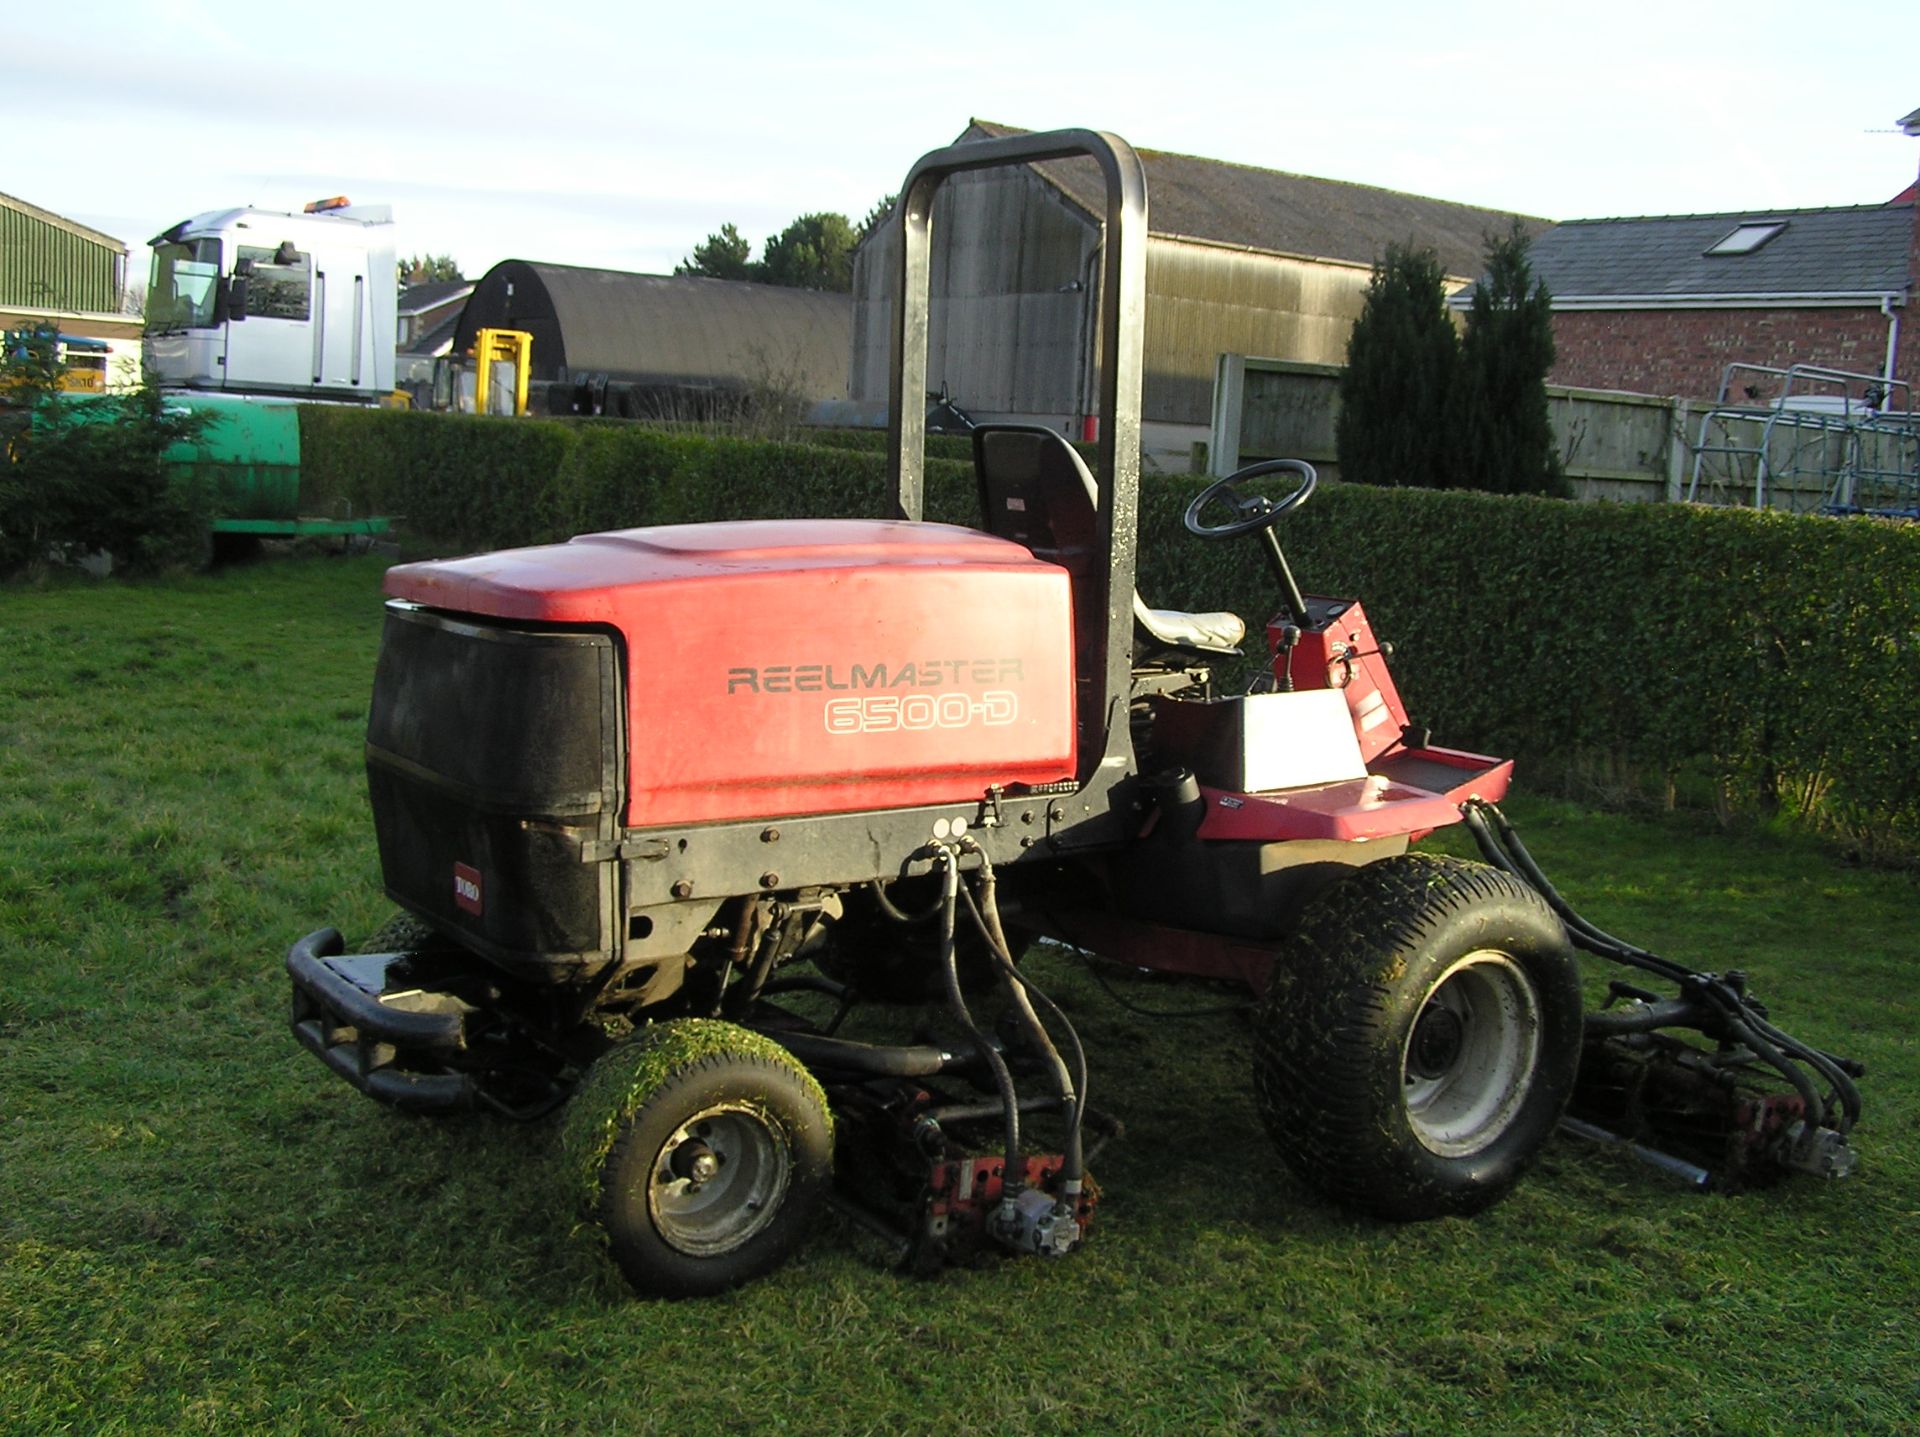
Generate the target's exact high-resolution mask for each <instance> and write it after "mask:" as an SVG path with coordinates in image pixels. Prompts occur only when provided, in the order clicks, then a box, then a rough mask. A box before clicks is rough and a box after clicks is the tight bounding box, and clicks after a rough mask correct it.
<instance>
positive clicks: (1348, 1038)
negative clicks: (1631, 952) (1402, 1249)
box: [1254, 855, 1582, 1219]
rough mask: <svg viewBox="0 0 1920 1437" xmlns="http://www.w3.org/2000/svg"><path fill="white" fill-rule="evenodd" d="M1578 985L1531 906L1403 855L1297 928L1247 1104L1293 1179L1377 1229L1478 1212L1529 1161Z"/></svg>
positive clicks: (1577, 1029)
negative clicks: (1383, 1223) (1383, 1222)
mask: <svg viewBox="0 0 1920 1437" xmlns="http://www.w3.org/2000/svg"><path fill="white" fill-rule="evenodd" d="M1581 1022H1582V1014H1581V995H1580V983H1579V974H1578V972H1577V970H1576V968H1575V964H1574V959H1573V954H1572V950H1571V949H1570V948H1569V946H1568V944H1567V939H1566V934H1565V930H1564V929H1562V927H1561V926H1560V922H1559V920H1558V919H1557V918H1555V917H1554V915H1553V913H1552V912H1551V911H1550V910H1549V909H1548V908H1547V906H1546V904H1545V902H1544V901H1542V900H1541V898H1540V897H1539V895H1537V894H1535V893H1534V892H1533V891H1532V890H1531V889H1529V888H1527V887H1526V886H1525V885H1524V884H1522V883H1521V882H1519V880H1517V879H1514V878H1511V877H1509V876H1508V875H1506V874H1504V873H1501V872H1499V871H1498V870H1496V869H1492V868H1488V867H1486V866H1485V865H1483V864H1478V863H1468V862H1464V861H1462V860H1458V859H1450V858H1438V857H1428V856H1425V855H1407V856H1403V857H1398V858H1389V859H1384V860H1382V861H1381V862H1379V863H1374V864H1370V865H1368V866H1367V867H1365V868H1363V869H1361V870H1360V871H1359V872H1358V873H1356V874H1354V875H1353V876H1352V877H1350V878H1346V879H1343V880H1342V881H1341V882H1339V883H1337V884H1334V885H1333V886H1332V887H1330V888H1328V889H1327V890H1326V891H1325V892H1324V893H1322V894H1321V895H1320V896H1319V897H1318V898H1316V899H1315V900H1314V901H1313V903H1312V904H1311V905H1309V907H1308V909H1307V911H1306V912H1305V913H1304V914H1303V915H1302V917H1301V923H1300V927H1299V929H1298V930H1297V931H1296V932H1295V933H1294V934H1293V935H1292V937H1290V938H1289V939H1288V940H1287V942H1286V944H1285V946H1284V948H1283V950H1282V952H1281V953H1280V955H1279V957H1278V959H1277V961H1276V962H1275V964H1274V970H1273V980H1272V985H1271V987H1270V988H1269V990H1268V994H1267V999H1266V1002H1265V1003H1264V1004H1263V1005H1262V1006H1261V1009H1260V1013H1259V1019H1258V1023H1259V1029H1258V1036H1257V1039H1256V1043H1255V1051H1254V1094H1255V1098H1256V1101H1257V1103H1258V1106H1259V1109H1260V1115H1261V1118H1262V1120H1263V1121H1264V1122H1265V1123H1266V1126H1267V1130H1268V1132H1269V1133H1270V1134H1271V1135H1272V1137H1273V1140H1274V1142H1275V1144H1276V1145H1277V1146H1278V1147H1279V1149H1280V1153H1281V1156H1282V1157H1283V1158H1284V1159H1285V1160H1286V1162H1287V1164H1288V1166H1289V1167H1291V1168H1292V1169H1293V1170H1294V1171H1295V1172H1296V1173H1298V1174H1299V1175H1300V1177H1301V1178H1303V1179H1304V1180H1305V1181H1306V1182H1308V1183H1310V1184H1311V1185H1312V1186H1314V1187H1316V1188H1318V1189H1319V1190H1320V1191H1322V1192H1324V1193H1326V1194H1327V1195H1328V1196H1329V1197H1332V1198H1334V1199H1335V1200H1336V1201H1339V1202H1341V1203H1344V1204H1346V1205H1348V1206H1351V1207H1356V1208H1359V1209H1362V1210H1364V1211H1367V1212H1371V1213H1374V1214H1377V1215H1379V1216H1382V1217H1388V1218H1398V1219H1418V1218H1428V1217H1441V1216H1445V1215H1448V1214H1461V1213H1472V1212H1478V1211H1479V1210H1481V1209H1482V1208H1485V1207H1488V1206H1490V1205H1491V1204H1492V1203H1494V1202H1496V1201H1498V1200H1499V1198H1501V1197H1502V1196H1503V1195H1505V1193H1506V1192H1507V1190H1508V1189H1509V1188H1511V1187H1512V1186H1513V1184H1514V1183H1515V1182H1516V1181H1518V1179H1519V1177H1520V1175H1521V1174H1522V1173H1523V1172H1525V1171H1526V1169H1527V1168H1528V1167H1529V1166H1530V1165H1531V1164H1532V1163H1533V1161H1534V1159H1535V1158H1537V1157H1538V1155H1539V1152H1540V1149H1541V1148H1542V1146H1543V1145H1544V1144H1545V1143H1546V1140H1547V1138H1548V1137H1549V1136H1550V1135H1551V1134H1552V1132H1553V1129H1554V1126H1555V1124H1556V1123H1558V1122H1559V1119H1560V1115H1561V1113H1562V1112H1563V1111H1564V1110H1565V1108H1566V1104H1567V1098H1568V1096H1569V1095H1570V1094H1571V1092H1572V1090H1573V1081H1574V1076H1575V1073H1576V1071H1577V1069H1578V1067H1579V1061H1580V1034H1581Z"/></svg>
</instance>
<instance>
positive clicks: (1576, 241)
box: [1529, 204, 1914, 303]
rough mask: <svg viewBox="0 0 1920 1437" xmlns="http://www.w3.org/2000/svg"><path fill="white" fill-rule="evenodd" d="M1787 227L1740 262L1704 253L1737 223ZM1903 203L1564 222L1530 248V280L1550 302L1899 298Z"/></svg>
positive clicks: (1907, 235)
mask: <svg viewBox="0 0 1920 1437" xmlns="http://www.w3.org/2000/svg"><path fill="white" fill-rule="evenodd" d="M1763 223H1784V224H1785V226H1786V227H1785V228H1784V229H1782V230H1781V231H1780V232H1779V233H1778V234H1776V235H1775V236H1774V237H1773V238H1772V239H1770V240H1768V241H1767V242H1766V243H1765V244H1763V245H1761V246H1760V247H1759V248H1758V249H1755V250H1753V251H1752V252H1750V253H1748V254H1733V255H1708V254H1707V251H1708V250H1709V249H1711V248H1712V247H1713V246H1714V245H1715V244H1717V243H1719V242H1720V241H1721V240H1722V239H1724V238H1725V237H1726V236H1727V235H1728V234H1729V233H1730V232H1731V231H1732V230H1733V229H1735V228H1736V227H1737V226H1739V225H1743V224H1763ZM1913 227H1914V207H1913V206H1912V205H1911V204H1891V205H1855V206H1850V207H1847V208H1842V209H1819V210H1755V211H1750V212H1738V211H1737V212H1735V213H1732V214H1717V215H1667V216H1654V217H1648V218H1642V219H1607V220H1572V221H1569V222H1568V223H1566V224H1563V225H1556V226H1555V227H1554V228H1553V229H1551V230H1548V231H1547V232H1546V233H1545V234H1543V235H1541V236H1540V237H1539V238H1537V239H1536V240H1535V241H1534V242H1533V249H1532V251H1531V253H1530V255H1529V258H1530V259H1531V261H1532V263H1533V271H1534V274H1535V275H1536V276H1538V277H1539V278H1540V279H1541V280H1542V281H1544V282H1545V284H1546V286H1547V289H1548V290H1549V291H1551V293H1552V294H1553V297H1554V299H1555V301H1556V303H1566V302H1569V301H1575V300H1585V299H1602V298H1617V299H1626V298H1639V299H1646V300H1652V301H1655V302H1658V301H1660V300H1666V299H1678V298H1682V297H1686V298H1698V297H1703V296H1709V295H1725V296H1729V297H1733V296H1758V295H1795V296H1801V297H1815V296H1823V295H1875V296H1878V295H1884V294H1895V295H1898V294H1904V293H1905V292H1906V291H1907V288H1908V286H1909V285H1910V284H1911V283H1912V277H1911V276H1909V275H1908V273H1907V254H1908V249H1909V246H1910V245H1911V244H1912V242H1913Z"/></svg>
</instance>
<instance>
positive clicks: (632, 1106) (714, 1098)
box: [562, 1018, 833, 1297]
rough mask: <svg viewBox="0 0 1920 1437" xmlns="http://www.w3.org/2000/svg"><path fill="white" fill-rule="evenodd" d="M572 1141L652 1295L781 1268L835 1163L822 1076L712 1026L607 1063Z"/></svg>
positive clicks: (612, 1055)
mask: <svg viewBox="0 0 1920 1437" xmlns="http://www.w3.org/2000/svg"><path fill="white" fill-rule="evenodd" d="M562 1140H563V1144H564V1147H565V1151H566V1154H567V1162H568V1166H569V1168H570V1169H571V1170H572V1172H573V1173H574V1175H575V1177H576V1178H577V1180H578V1183H579V1185H580V1191H581V1195H582V1197H583V1199H584V1202H585V1206H586V1209H587V1212H588V1214H589V1215H590V1216H591V1217H593V1218H594V1219H596V1220H597V1221H598V1222H599V1224H600V1226H601V1228H602V1229H603V1230H604V1232H605V1234H606V1238H607V1244H608V1247H609V1248H610V1249H611V1251H612V1255H613V1260H614V1261H615V1262H616V1263H617V1264H619V1267H620V1270H621V1271H622V1272H623V1273H625V1274H626V1277H627V1280H628V1281H629V1282H630V1283H632V1284H633V1287H634V1289H635V1291H637V1292H639V1293H641V1294H643V1295H646V1296H650V1297H704V1296H707V1295H709V1294H711V1293H716V1292H721V1291H724V1290H725V1289H727V1288H730V1287H734V1286H736V1285H738V1284H739V1283H742V1282H746V1281H747V1280H749V1279H750V1278H755V1277H759V1276H761V1275H762V1274H764V1273H766V1272H768V1271H770V1270H771V1269H773V1268H774V1267H777V1266H778V1265H779V1264H780V1263H781V1262H782V1261H783V1260H784V1259H785V1258H786V1256H787V1255H788V1253H790V1252H791V1251H792V1250H793V1248H794V1247H795V1245H796V1244H797V1243H798V1242H799V1240H800V1238H801V1236H802V1235H803V1234H804V1233H805V1231H806V1228H807V1223H808V1220H809V1219H810V1218H811V1216H812V1214H813V1211H814V1209H815V1207H816V1206H817V1205H818V1203H819V1200H820V1198H821V1197H822V1196H823V1195H824V1194H825V1192H826V1186H827V1183H828V1181H829V1180H830V1178H831V1175H832V1167H833V1120H832V1118H831V1116H830V1115H829V1114H828V1111H827V1099H826V1094H825V1093H823V1092H822V1091H821V1090H820V1085H819V1084H818V1083H817V1082H815V1081H814V1079H813V1076H812V1074H810V1073H808V1072H807V1070H806V1069H805V1068H803V1067H802V1066H801V1065H800V1064H799V1062H798V1061H796V1060H795V1059H794V1058H793V1057H792V1056H791V1055H790V1054H789V1053H788V1052H787V1051H786V1049H784V1048H782V1047H781V1046H780V1045H779V1044H777V1043H775V1042H773V1041H772V1040H771V1039H769V1038H763V1037H761V1036H760V1035H759V1034H757V1033H753V1032H749V1031H748V1030H747V1029H745V1028H741V1027H738V1026H736V1025H734V1024H732V1023H722V1022H718V1021H715V1020H711V1019H703V1018H690V1019H681V1020H677V1021H674V1022H668V1023H659V1024H655V1025H654V1026H652V1027H650V1028H648V1029H646V1030H645V1031H644V1032H642V1033H641V1034H640V1035H639V1036H637V1037H635V1038H633V1039H632V1040H630V1041H628V1042H626V1043H622V1044H621V1045H620V1046H619V1047H617V1048H615V1049H613V1050H612V1051H611V1052H609V1053H606V1054H605V1055H603V1056H602V1057H601V1058H600V1059H599V1061H598V1062H596V1063H595V1064H594V1065H593V1067H592V1069H591V1070H590V1071H589V1072H588V1074H587V1077H586V1080H585V1081H584V1082H583V1083H582V1084H581V1087H580V1090H579V1092H578V1093H576V1094H575V1095H574V1097H573V1100H572V1102H571V1104H570V1105H569V1108H568V1112H567V1118H566V1123H565V1127H564V1130H563V1138H562Z"/></svg>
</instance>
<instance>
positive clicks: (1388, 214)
mask: <svg viewBox="0 0 1920 1437" xmlns="http://www.w3.org/2000/svg"><path fill="white" fill-rule="evenodd" d="M1018 133H1020V131H1018V130H1015V129H1012V128H1010V127H1008V126H1005V125H997V124H992V123H989V122H987V121H983V120H975V121H974V122H973V123H972V124H971V125H969V126H968V128H967V130H966V131H965V133H963V134H962V135H961V137H960V138H961V139H962V140H976V139H992V138H998V137H1001V136H1004V135H1009V134H1018ZM1140 158H1141V160H1142V162H1143V163H1144V164H1145V166H1146V172H1147V218H1148V224H1149V228H1150V238H1149V240H1148V244H1147V335H1146V369H1147V373H1146V388H1145V393H1144V395H1143V396H1142V404H1143V413H1144V418H1145V420H1146V422H1147V424H1148V426H1149V429H1148V443H1149V447H1150V448H1159V449H1161V450H1162V451H1164V452H1166V453H1169V454H1172V453H1179V452H1183V451H1184V448H1185V445H1186V444H1187V443H1188V442H1189V441H1190V440H1193V439H1199V438H1204V437H1205V434H1206V426H1207V423H1208V420H1209V417H1210V414H1211V406H1212V395H1213V382H1214V371H1215V366H1216V362H1217V360H1218V358H1219V356H1220V355H1222V354H1255V355H1261V356H1264V357H1267V358H1274V359H1293V360H1303V361H1306V362H1309V363H1320V364H1338V363H1342V362H1344V360H1345V357H1346V344H1347V333H1348V331H1349V330H1350V329H1351V328H1352V325H1353V321H1354V318H1355V317H1356V316H1357V315H1358V314H1359V313H1360V304H1361V298H1362V296H1363V295H1364V293H1365V291H1366V287H1367V281H1368V278H1369V277H1370V275H1371V273H1372V267H1373V263H1374V261H1375V260H1376V259H1377V258H1378V257H1379V256H1380V255H1381V254H1382V253H1384V251H1385V249H1386V247H1387V245H1388V244H1390V243H1407V242H1409V241H1411V242H1413V243H1416V244H1420V245H1424V246H1428V247H1430V248H1432V249H1433V250H1434V251H1435V252H1436V253H1437V254H1438V255H1439V257H1440V260H1441V263H1442V264H1443V265H1444V266H1445V268H1446V270H1447V272H1448V273H1449V274H1450V275H1454V276H1457V277H1458V279H1459V283H1461V284H1465V283H1467V282H1468V280H1469V278H1470V277H1471V276H1473V275H1476V274H1478V273H1479V272H1480V268H1481V257H1482V254H1483V251H1484V249H1485V236H1486V235H1487V234H1489V233H1492V232H1504V231H1505V229H1506V228H1507V225H1508V223H1509V221H1510V219H1511V216H1509V215H1507V214H1505V213H1502V212H1499V211H1494V210H1486V209H1480V208H1477V207H1475V206H1472V205H1461V204H1454V203H1451V202H1450V201H1446V200H1434V199H1424V198H1421V197H1420V196H1417V195H1405V194H1399V193H1397V192H1395V191H1392V190H1382V189H1375V188H1373V187H1371V186H1367V185H1353V184H1345V183H1342V182H1340V181H1337V180H1321V179H1313V178H1310V177H1308V176H1304V175H1291V174H1284V173H1281V172H1279V171H1275V170H1262V169H1256V168H1254V167H1252V166H1249V165H1233V164H1227V163H1224V162H1222V161H1219V160H1205V159H1196V158H1193V157H1191V156H1187V155H1170V154H1162V153H1159V152H1156V151H1152V150H1141V151H1140ZM1101 193H1102V192H1101V184H1100V176H1099V171H1098V170H1097V169H1096V168H1095V166H1094V165H1093V163H1092V162H1091V161H1087V160H1060V161H1047V162H1045V163H1041V164H1036V165H1029V166H1026V167H1024V168H1022V169H1019V170H1001V171H990V172H985V173H981V174H968V175H960V176H957V177H956V178H955V179H954V180H953V181H951V182H950V183H949V184H948V185H947V186H946V187H945V189H944V190H943V192H942V194H941V195H940V197H939V198H938V199H937V200H936V201H935V213H934V226H933V295H934V303H933V313H932V318H931V328H930V333H929V337H928V371H927V372H928V376H929V382H930V383H931V384H933V385H934V386H935V387H936V388H938V387H939V386H940V385H942V384H943V383H944V384H945V386H946V389H947V392H948V393H949V395H950V396H951V397H952V399H953V400H954V402H955V403H957V404H958V405H960V406H961V407H962V408H963V409H965V410H966V411H967V412H968V413H970V414H972V415H973V416H974V417H975V418H978V419H985V418H992V419H1002V418H1021V419H1033V420H1039V421H1040V422H1044V423H1051V424H1064V425H1068V426H1071V425H1073V424H1074V423H1075V422H1076V421H1077V420H1078V419H1079V418H1080V417H1081V416H1084V415H1086V414H1087V413H1089V412H1090V411H1091V410H1092V408H1093V397H1092V396H1093V395H1094V394H1095V393H1096V392H1097V391H1096V388H1095V356H1096V355H1097V353H1098V350H1097V346H1096V315H1097V296H1096V294H1095V292H1094V291H1095V288H1096V285H1097V280H1098V274H1099V250H1100V238H1101V219H1100V216H1101V215H1102V214H1103V213H1104V211H1105V205H1104V203H1103V202H1102V198H1101ZM1527 223H1528V225H1529V227H1530V228H1533V229H1535V230H1540V229H1545V228H1546V223H1545V222H1544V221H1527ZM898 235H899V227H898V225H897V224H887V225H883V226H881V227H880V228H879V229H878V230H876V231H875V232H874V233H873V234H872V235H870V236H869V237H868V239H867V240H866V241H865V243H864V244H863V245H862V246H861V248H860V249H859V251H858V252H857V253H856V255H855V258H854V280H853V286H854V347H853V373H852V386H853V399H854V400H855V401H856V403H858V404H859V405H861V406H862V407H863V408H864V409H869V410H870V409H871V408H872V406H874V405H878V406H880V407H881V409H882V410H884V406H885V403H886V396H887V367H888V342H889V326H890V324H891V312H892V304H891V299H890V293H891V286H892V277H893V266H894V264H895V262H896V261H895V255H896V254H897V252H898V251H897V245H898Z"/></svg>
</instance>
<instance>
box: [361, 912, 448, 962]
mask: <svg viewBox="0 0 1920 1437" xmlns="http://www.w3.org/2000/svg"><path fill="white" fill-rule="evenodd" d="M446 946H447V940H446V939H444V938H442V937H441V936H440V934H439V933H437V932H436V931H435V930H434V928H433V925H432V924H430V923H428V922H427V921H426V920H425V919H422V918H415V917H414V916H413V915H412V914H411V913H400V912H395V913H394V915H393V916H392V917H390V918H389V919H387V921H386V922H385V923H382V924H381V925H380V926H379V927H378V928H376V929H374V930H373V932H372V933H370V934H368V935H367V937H366V939H365V940H364V941H363V942H362V943H361V944H360V946H359V948H358V949H357V950H356V951H358V952H361V953H405V952H409V951H418V950H420V949H423V948H444V947H446Z"/></svg>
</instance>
